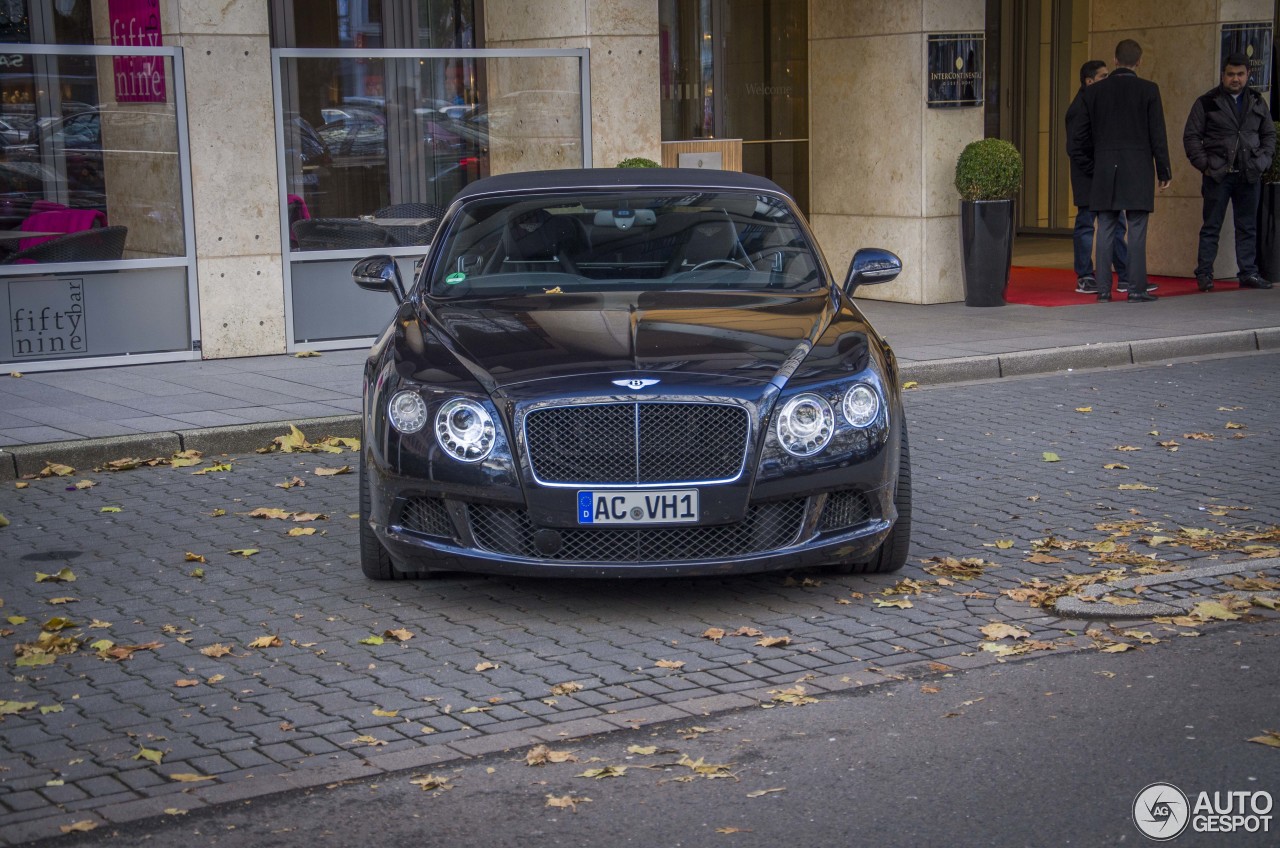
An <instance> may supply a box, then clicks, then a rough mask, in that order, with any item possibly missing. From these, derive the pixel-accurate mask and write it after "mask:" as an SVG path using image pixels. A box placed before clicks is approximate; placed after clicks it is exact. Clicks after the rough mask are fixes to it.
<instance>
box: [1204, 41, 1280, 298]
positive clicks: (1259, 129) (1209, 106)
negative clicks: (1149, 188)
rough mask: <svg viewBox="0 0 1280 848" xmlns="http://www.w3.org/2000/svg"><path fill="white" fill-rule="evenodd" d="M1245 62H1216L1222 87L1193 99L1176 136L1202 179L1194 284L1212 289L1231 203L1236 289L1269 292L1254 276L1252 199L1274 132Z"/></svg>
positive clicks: (1236, 56) (1234, 57)
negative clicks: (1179, 135)
mask: <svg viewBox="0 0 1280 848" xmlns="http://www.w3.org/2000/svg"><path fill="white" fill-rule="evenodd" d="M1248 82H1249V59H1248V57H1246V56H1245V55H1244V54H1243V53H1232V54H1231V55H1230V56H1228V57H1227V58H1226V59H1225V60H1223V63H1222V84H1221V85H1219V86H1218V87H1217V88H1214V89H1213V90H1212V91H1207V92H1205V93H1204V94H1202V95H1200V96H1199V97H1197V98H1196V102H1195V103H1194V104H1193V105H1192V107H1191V114H1190V115H1189V116H1188V117H1187V127H1186V129H1185V130H1184V131H1183V133H1182V146H1183V148H1184V149H1185V150H1186V151H1187V158H1188V159H1190V160H1191V164H1192V165H1195V167H1196V170H1197V171H1199V172H1200V173H1201V174H1203V175H1204V176H1203V177H1202V178H1201V181H1200V194H1201V195H1202V196H1203V197H1204V226H1202V227H1201V228H1200V247H1199V249H1198V250H1197V252H1196V284H1197V285H1198V286H1199V287H1200V291H1210V290H1211V289H1212V288H1213V262H1214V260H1215V259H1217V258H1218V233H1219V231H1220V230H1221V229H1222V219H1223V218H1224V217H1225V216H1226V214H1227V204H1228V203H1230V204H1231V214H1232V217H1233V218H1234V219H1235V225H1236V265H1237V266H1239V271H1238V277H1239V280H1240V287H1241V288H1248V289H1269V288H1271V283H1270V282H1269V281H1268V280H1265V279H1263V278H1262V277H1260V276H1259V275H1258V199H1259V198H1260V197H1261V196H1262V182H1261V181H1262V174H1263V173H1264V172H1265V171H1266V170H1267V168H1268V167H1269V166H1270V165H1271V159H1272V157H1273V156H1275V153H1276V128H1275V124H1273V123H1272V121H1271V112H1270V111H1269V110H1268V108H1267V104H1266V103H1265V102H1264V101H1263V99H1262V96H1261V95H1259V94H1258V92H1256V91H1254V90H1253V89H1252V88H1249V85H1248Z"/></svg>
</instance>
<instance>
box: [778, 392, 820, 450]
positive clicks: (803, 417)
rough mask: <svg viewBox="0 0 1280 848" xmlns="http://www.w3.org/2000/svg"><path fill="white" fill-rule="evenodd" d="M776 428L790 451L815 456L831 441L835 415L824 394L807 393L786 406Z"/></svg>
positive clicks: (783, 445)
mask: <svg viewBox="0 0 1280 848" xmlns="http://www.w3.org/2000/svg"><path fill="white" fill-rule="evenodd" d="M776 429H777V433H778V441H779V443H781V444H782V447H783V449H784V450H786V452H787V453H789V454H791V455H792V456H812V455H813V454H815V453H817V452H818V451H820V450H822V449H823V448H825V447H826V446H827V444H828V443H829V442H830V441H831V436H832V434H833V433H834V432H835V414H834V413H832V411H831V404H829V403H827V401H826V399H824V398H823V397H822V396H820V395H816V394H813V393H811V392H805V393H804V394H800V395H796V396H795V397H793V398H791V399H790V400H788V401H787V402H786V403H784V404H783V405H782V410H781V411H780V412H779V413H778V423H777V425H776Z"/></svg>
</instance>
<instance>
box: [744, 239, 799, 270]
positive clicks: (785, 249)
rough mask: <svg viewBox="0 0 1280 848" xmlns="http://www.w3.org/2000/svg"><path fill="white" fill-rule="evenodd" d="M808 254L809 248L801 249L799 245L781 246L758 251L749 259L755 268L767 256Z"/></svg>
mask: <svg viewBox="0 0 1280 848" xmlns="http://www.w3.org/2000/svg"><path fill="white" fill-rule="evenodd" d="M808 252H809V248H807V247H801V246H799V245H794V244H779V245H775V246H773V247H766V248H765V249H764V250H758V251H756V252H755V253H753V254H751V255H750V256H748V257H747V258H748V259H750V260H751V264H752V265H753V266H754V265H755V264H756V262H758V261H759V260H761V259H763V258H765V257H766V256H775V255H778V254H783V253H808Z"/></svg>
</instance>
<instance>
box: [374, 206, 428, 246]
mask: <svg viewBox="0 0 1280 848" xmlns="http://www.w3.org/2000/svg"><path fill="white" fill-rule="evenodd" d="M373 217H374V218H432V219H434V220H432V221H431V222H430V223H425V224H417V225H416V226H412V227H403V226H387V230H388V231H390V233H391V234H392V235H393V236H395V238H396V240H397V241H399V242H400V243H401V244H431V239H433V238H435V235H436V230H437V229H438V228H439V226H440V219H441V218H443V217H444V207H443V206H437V205H436V204H434V203H393V204H391V205H390V206H384V207H382V208H381V209H379V210H378V211H377V212H374V213H373Z"/></svg>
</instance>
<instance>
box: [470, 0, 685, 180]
mask: <svg viewBox="0 0 1280 848" xmlns="http://www.w3.org/2000/svg"><path fill="white" fill-rule="evenodd" d="M484 16H485V46H486V47H491V48H503V47H506V48H528V47H559V48H578V47H589V48H591V145H592V162H593V164H594V165H595V166H596V167H602V168H610V167H613V166H614V165H616V164H617V163H618V162H619V161H621V160H622V159H626V158H629V157H632V156H644V157H647V158H649V159H653V160H654V161H660V160H661V158H662V151H661V148H662V113H661V109H660V100H659V96H660V93H661V89H660V84H659V83H660V79H659V73H658V62H659V56H658V4H657V3H654V2H653V0H486V2H485V4H484ZM522 61H525V60H514V61H512V60H508V61H507V62H505V63H495V65H496V66H498V67H510V68H511V69H513V70H518V69H519V68H520V67H521V65H520V62H522ZM530 67H536V66H530ZM492 77H493V81H492V82H491V88H492V86H493V85H495V84H497V85H500V86H501V87H502V90H494V91H491V92H490V95H491V100H492V99H493V95H498V96H501V95H504V94H509V93H510V92H512V91H517V90H519V88H520V86H521V85H523V86H524V87H526V88H536V87H537V86H538V85H539V83H538V82H537V80H536V79H534V80H529V79H525V80H523V81H521V80H520V77H519V75H518V74H515V75H512V74H502V73H501V72H498V73H494V74H492ZM574 82H575V83H576V80H575V81H574ZM529 105H530V108H531V109H533V110H536V109H537V108H538V107H539V104H538V103H536V102H533V101H532V100H531V101H530V104H529ZM529 118H530V119H531V120H534V121H535V124H536V115H534V114H530V115H529ZM538 131H539V130H538V128H537V126H536V125H535V126H534V132H538ZM493 133H494V136H495V139H498V140H499V141H500V140H501V139H502V138H503V136H502V128H500V127H494V128H493ZM543 152H545V151H543ZM526 153H527V151H523V150H520V149H515V148H512V149H507V148H503V147H500V146H498V141H495V147H494V149H493V151H492V156H491V160H492V168H493V173H495V174H497V173H502V172H503V171H504V170H514V169H516V168H529V167H557V166H559V163H557V162H554V161H551V160H547V158H546V156H545V155H526ZM569 166H570V167H576V163H569Z"/></svg>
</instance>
